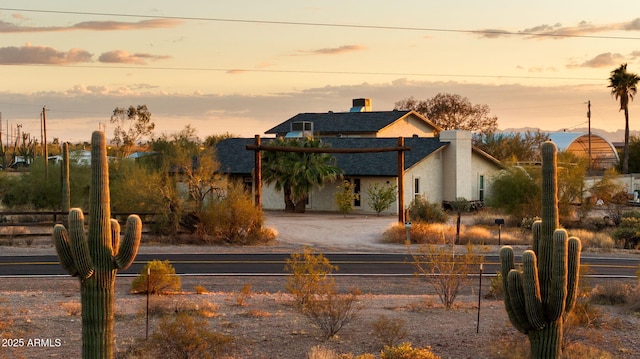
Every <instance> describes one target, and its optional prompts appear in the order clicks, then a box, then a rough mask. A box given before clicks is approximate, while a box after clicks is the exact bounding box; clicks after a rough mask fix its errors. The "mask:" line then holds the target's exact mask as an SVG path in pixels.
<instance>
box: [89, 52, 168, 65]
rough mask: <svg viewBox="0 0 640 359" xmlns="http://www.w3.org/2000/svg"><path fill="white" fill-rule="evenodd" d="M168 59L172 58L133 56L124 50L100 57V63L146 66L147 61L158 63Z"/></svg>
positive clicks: (147, 55) (106, 53)
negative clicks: (157, 61)
mask: <svg viewBox="0 0 640 359" xmlns="http://www.w3.org/2000/svg"><path fill="white" fill-rule="evenodd" d="M168 58H171V56H161V55H151V54H143V53H135V54H131V53H129V52H128V51H124V50H113V51H109V52H105V53H103V54H102V55H100V57H98V61H100V62H105V63H118V64H136V65H146V64H147V60H151V61H156V60H165V59H168Z"/></svg>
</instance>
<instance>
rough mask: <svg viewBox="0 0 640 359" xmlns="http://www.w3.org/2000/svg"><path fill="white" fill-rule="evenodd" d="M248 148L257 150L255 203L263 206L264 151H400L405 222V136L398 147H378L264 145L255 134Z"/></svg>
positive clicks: (400, 191)
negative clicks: (253, 140) (252, 142)
mask: <svg viewBox="0 0 640 359" xmlns="http://www.w3.org/2000/svg"><path fill="white" fill-rule="evenodd" d="M246 148H247V150H251V151H254V152H255V170H254V173H255V205H256V206H260V207H261V206H262V151H271V152H299V153H375V152H398V222H400V223H404V221H405V211H404V151H410V150H411V147H407V146H405V145H404V137H398V145H397V146H396V147H378V148H330V147H328V148H327V147H325V148H309V147H287V146H268V145H267V146H263V145H262V144H261V139H260V135H255V142H254V144H253V145H247V146H246Z"/></svg>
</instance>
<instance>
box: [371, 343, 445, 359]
mask: <svg viewBox="0 0 640 359" xmlns="http://www.w3.org/2000/svg"><path fill="white" fill-rule="evenodd" d="M380 359H440V357H439V356H437V355H435V354H433V353H432V352H431V348H430V347H425V348H412V347H411V343H402V344H400V345H398V346H395V347H389V346H387V347H385V348H384V349H383V350H382V353H380Z"/></svg>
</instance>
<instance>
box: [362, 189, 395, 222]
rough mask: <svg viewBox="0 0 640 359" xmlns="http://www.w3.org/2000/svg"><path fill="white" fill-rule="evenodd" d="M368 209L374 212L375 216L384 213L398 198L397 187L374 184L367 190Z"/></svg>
mask: <svg viewBox="0 0 640 359" xmlns="http://www.w3.org/2000/svg"><path fill="white" fill-rule="evenodd" d="M367 197H368V201H367V203H368V204H369V207H371V208H372V209H373V210H374V211H376V215H378V216H379V215H380V213H381V212H383V211H386V210H387V209H389V207H391V205H392V204H393V202H395V201H396V199H397V198H398V186H397V185H391V184H390V183H386V184H380V183H377V182H376V183H374V184H373V185H371V186H369V188H367Z"/></svg>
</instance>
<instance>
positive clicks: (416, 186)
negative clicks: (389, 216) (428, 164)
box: [413, 177, 420, 198]
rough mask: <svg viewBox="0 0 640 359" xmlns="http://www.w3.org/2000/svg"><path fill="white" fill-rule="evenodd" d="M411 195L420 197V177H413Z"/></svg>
mask: <svg viewBox="0 0 640 359" xmlns="http://www.w3.org/2000/svg"><path fill="white" fill-rule="evenodd" d="M413 197H414V198H418V197H420V177H416V178H414V179H413Z"/></svg>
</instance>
